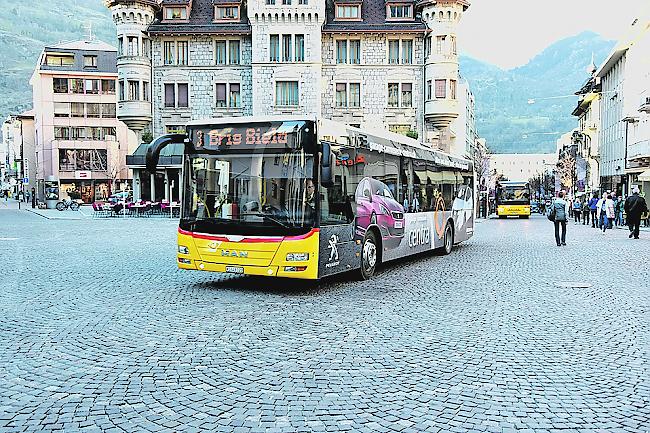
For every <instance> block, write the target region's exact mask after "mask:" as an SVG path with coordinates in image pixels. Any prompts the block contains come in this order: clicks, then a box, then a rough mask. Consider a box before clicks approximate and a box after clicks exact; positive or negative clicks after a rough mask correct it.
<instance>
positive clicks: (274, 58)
mask: <svg viewBox="0 0 650 433" xmlns="http://www.w3.org/2000/svg"><path fill="white" fill-rule="evenodd" d="M269 61H271V62H279V61H280V35H271V36H270V38H269Z"/></svg>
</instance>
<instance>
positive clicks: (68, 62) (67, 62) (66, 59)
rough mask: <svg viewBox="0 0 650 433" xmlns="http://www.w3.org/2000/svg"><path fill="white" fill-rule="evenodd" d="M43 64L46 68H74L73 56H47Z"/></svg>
mask: <svg viewBox="0 0 650 433" xmlns="http://www.w3.org/2000/svg"><path fill="white" fill-rule="evenodd" d="M45 64H46V65H47V66H74V54H70V55H65V54H60V55H53V54H48V55H47V56H46V57H45Z"/></svg>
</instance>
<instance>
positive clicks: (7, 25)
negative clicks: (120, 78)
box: [0, 0, 116, 121]
mask: <svg viewBox="0 0 650 433" xmlns="http://www.w3.org/2000/svg"><path fill="white" fill-rule="evenodd" d="M0 9H1V10H3V11H4V12H3V13H2V14H0V52H2V54H3V55H2V56H1V57H0V71H1V72H0V89H2V96H3V97H2V99H0V119H1V120H0V121H2V120H4V119H5V118H6V117H7V116H8V115H9V114H15V113H19V112H21V111H23V110H26V109H28V108H30V107H31V106H32V88H31V86H30V85H29V78H30V77H31V75H32V72H33V71H34V68H35V67H36V62H37V60H38V56H39V55H40V53H41V51H42V50H43V47H44V46H45V45H54V44H56V43H58V42H62V41H72V40H79V39H84V38H86V37H87V36H88V34H89V28H92V34H93V35H94V37H96V38H97V39H100V40H103V41H107V42H108V43H110V44H111V45H113V46H114V45H115V42H114V41H115V39H116V36H115V35H116V31H115V25H114V24H113V20H112V18H111V13H110V11H109V10H108V9H107V8H106V6H104V2H103V1H102V0H83V1H78V0H48V1H42V0H37V1H31V2H30V1H27V2H21V1H16V0H0Z"/></svg>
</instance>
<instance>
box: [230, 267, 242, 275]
mask: <svg viewBox="0 0 650 433" xmlns="http://www.w3.org/2000/svg"><path fill="white" fill-rule="evenodd" d="M226 272H229V273H231V274H243V273H244V268H243V267H241V266H226Z"/></svg>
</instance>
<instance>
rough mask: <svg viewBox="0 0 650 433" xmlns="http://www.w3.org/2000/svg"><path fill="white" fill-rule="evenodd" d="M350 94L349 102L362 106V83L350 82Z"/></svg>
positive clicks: (356, 106)
mask: <svg viewBox="0 0 650 433" xmlns="http://www.w3.org/2000/svg"><path fill="white" fill-rule="evenodd" d="M349 87H350V96H349V98H348V104H349V106H350V107H353V108H358V107H360V106H361V83H350V84H349Z"/></svg>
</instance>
